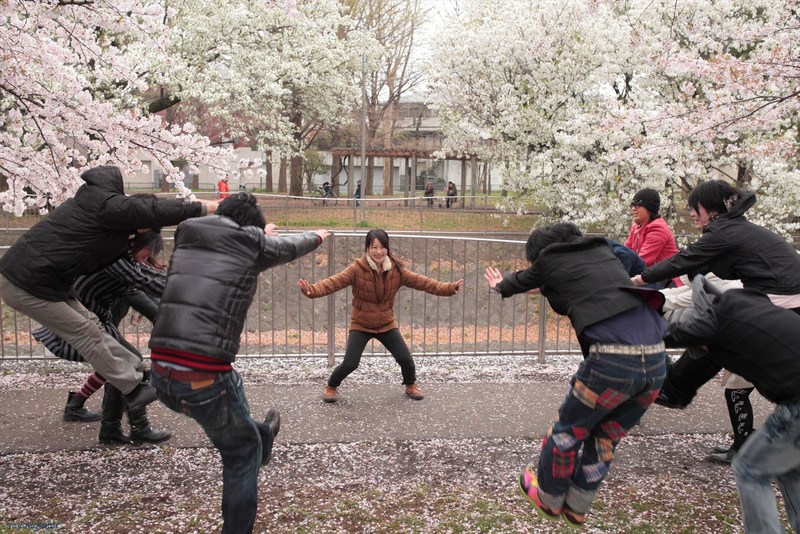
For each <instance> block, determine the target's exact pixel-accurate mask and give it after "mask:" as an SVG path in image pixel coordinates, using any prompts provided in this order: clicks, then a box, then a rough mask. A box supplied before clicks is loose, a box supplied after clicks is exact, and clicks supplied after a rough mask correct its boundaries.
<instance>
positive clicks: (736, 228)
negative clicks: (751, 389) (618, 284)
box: [632, 180, 800, 408]
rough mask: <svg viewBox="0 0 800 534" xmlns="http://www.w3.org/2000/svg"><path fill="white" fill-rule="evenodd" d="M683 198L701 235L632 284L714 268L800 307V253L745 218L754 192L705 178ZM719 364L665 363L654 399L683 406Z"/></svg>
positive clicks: (725, 276) (774, 300) (685, 359)
mask: <svg viewBox="0 0 800 534" xmlns="http://www.w3.org/2000/svg"><path fill="white" fill-rule="evenodd" d="M688 203H689V208H690V209H691V217H692V219H693V220H694V222H695V226H696V227H697V228H698V229H700V230H701V231H702V232H703V233H702V235H701V236H700V239H698V240H697V241H695V242H694V243H692V244H691V245H689V246H687V247H686V248H685V249H683V250H682V251H680V252H678V253H677V254H676V255H674V256H673V257H671V258H668V259H666V260H663V261H661V262H659V263H657V264H655V265H652V266H650V267H648V268H647V269H645V270H644V272H643V273H642V274H640V275H638V276H634V277H633V278H632V280H633V282H634V284H637V285H642V284H645V283H653V282H659V281H661V280H667V279H670V278H675V277H677V276H680V275H683V274H688V275H690V276H694V275H695V274H706V273H708V272H712V271H713V272H714V274H716V275H717V276H719V277H720V278H723V279H726V280H737V279H738V280H741V282H742V285H743V286H744V287H745V288H747V289H757V290H759V291H761V292H763V293H766V294H767V296H769V298H770V300H771V301H772V303H773V304H775V305H776V306H779V307H781V308H786V309H790V310H793V311H795V312H796V313H800V254H798V253H797V251H796V250H795V249H794V247H792V246H791V245H790V244H789V243H788V242H787V241H786V240H785V239H784V238H782V237H781V236H779V235H777V234H775V233H773V232H771V231H770V230H768V229H766V228H764V227H763V226H759V225H757V224H754V223H752V222H750V221H748V220H747V217H745V214H746V213H747V211H748V210H749V209H750V208H751V207H753V205H754V204H755V203H756V195H755V194H754V193H752V192H750V191H744V190H742V189H738V188H736V187H734V186H732V185H731V184H729V183H727V182H725V181H722V180H709V181H706V182H703V183H701V184H699V185H698V186H697V187H696V188H694V189H693V190H692V192H691V193H690V194H689V199H688ZM720 370H721V367H720V366H718V365H716V364H714V363H713V359H712V358H703V359H698V360H696V359H693V358H691V357H689V355H688V354H684V355H683V356H681V358H680V359H679V360H678V361H677V362H675V363H674V364H673V365H670V366H669V369H668V371H667V378H666V379H665V380H664V386H663V388H662V389H661V394H660V395H659V398H658V399H657V400H656V403H658V404H661V405H663V406H666V407H670V408H681V407H685V406H687V405H688V404H689V403H690V402H691V401H692V399H693V398H694V396H695V394H696V393H697V390H698V389H699V388H700V386H702V385H703V384H705V383H706V382H708V381H709V380H710V379H711V378H713V377H714V376H715V375H716V374H717V373H718V372H719V371H720Z"/></svg>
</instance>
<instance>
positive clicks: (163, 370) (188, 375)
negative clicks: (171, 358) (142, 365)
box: [152, 362, 220, 382]
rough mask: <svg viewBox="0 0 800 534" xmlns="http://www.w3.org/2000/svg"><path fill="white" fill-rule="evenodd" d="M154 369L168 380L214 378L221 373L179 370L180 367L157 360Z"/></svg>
mask: <svg viewBox="0 0 800 534" xmlns="http://www.w3.org/2000/svg"><path fill="white" fill-rule="evenodd" d="M152 370H153V372H154V373H155V374H157V375H158V376H163V377H164V378H166V379H168V380H178V381H180V382H194V381H197V380H213V379H215V378H217V377H218V376H219V375H220V373H213V372H210V371H179V370H178V369H173V368H171V367H165V366H163V365H159V364H157V363H156V362H153V365H152Z"/></svg>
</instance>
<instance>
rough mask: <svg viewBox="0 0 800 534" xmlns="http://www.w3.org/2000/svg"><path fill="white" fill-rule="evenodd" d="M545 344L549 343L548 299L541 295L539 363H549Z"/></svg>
mask: <svg viewBox="0 0 800 534" xmlns="http://www.w3.org/2000/svg"><path fill="white" fill-rule="evenodd" d="M545 345H547V299H545V298H544V295H542V294H540V295H539V358H538V359H539V363H547V360H546V358H545V354H544V351H545Z"/></svg>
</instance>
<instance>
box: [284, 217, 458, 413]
mask: <svg viewBox="0 0 800 534" xmlns="http://www.w3.org/2000/svg"><path fill="white" fill-rule="evenodd" d="M364 252H365V254H364V255H363V256H362V257H361V258H359V259H357V260H355V261H354V262H353V263H351V264H350V265H348V266H347V267H346V268H345V269H344V270H342V271H341V272H339V273H337V274H335V275H333V276H331V277H329V278H326V279H324V280H321V281H319V282H317V283H316V284H310V283H309V282H308V281H307V280H305V279H303V278H301V279H300V280H298V281H297V285H298V286H299V287H300V290H301V291H302V292H303V294H304V295H305V296H307V297H308V298H319V297H324V296H326V295H331V294H333V293H335V292H337V291H339V290H340V289H344V288H346V287H348V286H353V311H352V315H351V318H350V332H349V334H348V336H347V347H346V349H345V354H344V359H343V360H342V363H340V364H339V365H338V366H337V367H336V368H335V369H334V370H333V373H331V376H330V378H328V383H327V385H326V386H325V387H324V389H323V394H322V399H323V400H324V401H325V402H336V401H337V400H338V391H337V389H338V387H339V386H340V385H341V383H342V381H343V380H344V379H345V378H347V376H348V375H349V374H350V373H352V372H353V371H355V370H356V369H357V368H358V365H359V363H360V362H361V355H362V353H363V352H364V348H365V347H366V346H367V343H368V342H369V340H371V339H377V340H378V341H380V342H381V343H382V344H383V346H384V347H386V349H387V350H388V351H389V352H390V353H391V354H392V356H394V359H395V361H396V362H397V363H398V365H400V369H401V371H402V373H403V384H404V385H405V391H406V395H408V396H409V397H410V398H412V399H414V400H422V398H423V396H422V392H421V391H420V388H419V386H417V374H416V367H415V365H414V359H413V358H412V357H411V351H409V350H408V345H406V342H405V340H404V339H403V336H402V334H400V330H399V329H398V327H397V321H395V317H394V299H395V296H396V295H397V292H398V291H399V290H400V288H401V287H402V286H406V287H410V288H412V289H418V290H420V291H425V292H426V293H430V294H432V295H439V296H452V295H455V294H456V293H457V292H458V289H459V288H460V287H461V286H462V285H463V284H464V280H458V281H456V282H450V283H447V282H437V281H436V280H433V279H432V278H428V277H427V276H422V275H420V274H416V273H413V272H411V271H409V270H408V269H407V268H406V267H405V266H404V265H403V263H402V262H400V260H398V259H397V257H396V256H394V255H393V254H392V252H391V249H390V248H389V235H388V234H387V233H386V232H385V231H384V230H380V229H373V230H370V231H369V232H367V236H366V238H365V240H364Z"/></svg>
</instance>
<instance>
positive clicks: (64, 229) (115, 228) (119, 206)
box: [0, 166, 217, 409]
mask: <svg viewBox="0 0 800 534" xmlns="http://www.w3.org/2000/svg"><path fill="white" fill-rule="evenodd" d="M81 178H82V179H83V180H84V181H85V182H86V183H85V184H84V185H82V186H81V187H80V188H79V189H78V191H77V192H76V193H75V196H74V197H73V198H71V199H69V200H67V201H66V202H64V203H63V204H61V205H60V206H58V207H57V208H56V209H55V210H54V211H53V212H52V213H50V214H49V215H47V216H46V217H45V218H44V219H42V220H41V221H39V222H38V223H36V224H35V225H34V226H33V227H32V228H31V229H30V230H28V231H27V232H25V234H23V235H22V236H21V237H20V238H19V239H17V241H16V242H15V243H14V244H13V245H11V247H10V248H9V249H8V251H7V252H6V253H5V254H4V255H3V257H2V258H0V297H2V299H3V301H5V303H6V304H8V305H9V306H11V307H12V308H14V309H15V310H17V311H19V312H22V313H24V314H25V315H27V316H29V317H30V318H31V319H33V320H35V321H37V322H39V323H40V324H41V325H43V326H46V327H47V328H49V329H50V330H51V331H53V332H54V333H55V334H56V335H58V336H59V337H60V338H62V339H63V340H65V341H66V342H67V343H69V344H70V345H71V346H72V347H73V348H75V350H77V351H78V352H79V353H80V354H81V355H82V356H83V357H84V359H85V360H86V361H87V362H89V363H90V364H91V365H92V366H93V367H94V368H95V369H96V370H97V372H99V373H100V374H101V375H103V376H104V377H105V378H106V379H107V380H108V381H109V382H111V384H113V385H114V386H116V387H117V388H118V389H119V390H120V391H122V393H124V394H125V399H126V401H127V403H128V405H129V407H130V408H132V409H139V408H141V407H143V406H144V405H146V404H147V403H149V402H152V401H154V400H155V399H156V396H155V392H154V391H153V389H152V388H151V387H150V385H149V384H147V383H146V382H144V383H143V382H142V378H143V372H144V366H143V363H142V360H141V359H140V358H139V357H138V356H137V355H135V354H133V353H132V352H131V351H129V350H128V349H126V348H125V347H123V346H122V345H121V344H120V343H119V342H117V341H116V340H115V339H114V338H113V337H112V336H110V335H109V334H108V333H107V332H106V331H105V330H104V329H103V327H102V326H101V325H100V321H99V320H98V319H97V316H95V315H94V314H93V313H90V312H89V311H87V310H86V308H85V307H84V306H83V305H82V304H81V303H80V302H78V301H77V300H76V299H75V298H73V297H72V296H71V295H70V293H69V290H70V287H71V286H72V283H73V282H74V281H75V279H76V278H77V277H78V276H80V275H84V274H91V273H93V272H95V271H97V270H99V269H102V268H103V267H105V266H106V265H108V264H110V263H113V262H114V261H115V260H116V259H117V258H119V257H120V256H122V255H123V254H127V253H128V240H129V238H130V236H131V235H132V234H135V233H136V231H137V229H140V228H153V227H162V226H169V225H175V224H178V223H179V222H181V221H183V220H185V219H188V218H190V217H200V216H202V215H206V214H207V213H208V212H209V211H210V212H213V211H214V210H215V209H216V206H217V204H216V202H207V201H199V202H188V201H183V200H178V199H156V198H141V197H129V196H126V195H125V191H124V185H123V181H122V173H121V172H120V170H119V168H117V167H111V166H105V167H97V168H95V169H91V170H88V171H86V172H84V173H83V174H82V175H81Z"/></svg>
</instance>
